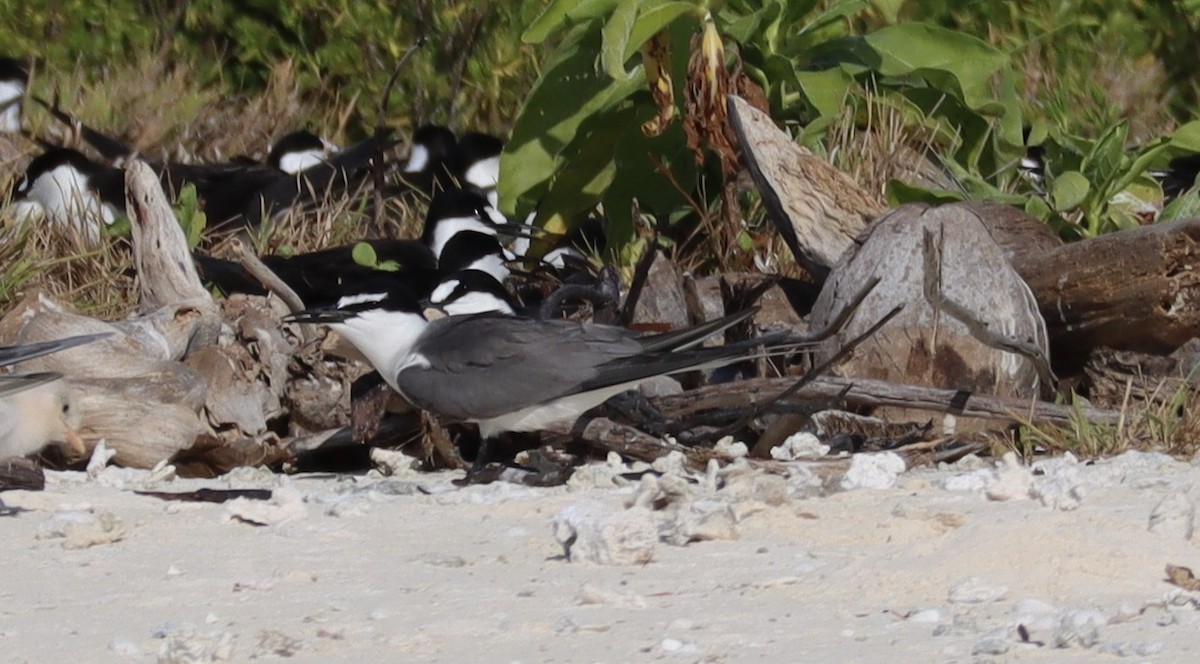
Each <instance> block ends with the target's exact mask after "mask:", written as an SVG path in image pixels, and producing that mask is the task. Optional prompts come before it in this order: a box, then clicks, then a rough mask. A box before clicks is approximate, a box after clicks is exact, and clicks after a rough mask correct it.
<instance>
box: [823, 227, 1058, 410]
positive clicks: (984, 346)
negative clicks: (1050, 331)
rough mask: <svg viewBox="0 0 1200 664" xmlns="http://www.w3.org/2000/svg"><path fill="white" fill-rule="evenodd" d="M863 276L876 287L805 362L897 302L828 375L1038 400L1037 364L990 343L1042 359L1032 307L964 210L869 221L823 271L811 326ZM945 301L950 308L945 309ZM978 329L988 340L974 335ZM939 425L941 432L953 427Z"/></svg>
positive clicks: (1042, 339) (839, 304) (1042, 341)
mask: <svg viewBox="0 0 1200 664" xmlns="http://www.w3.org/2000/svg"><path fill="white" fill-rule="evenodd" d="M926 232H929V233H930V234H931V236H932V237H933V238H934V242H932V244H931V243H928V242H926ZM871 279H878V280H879V282H880V283H879V285H878V286H877V287H876V288H875V289H874V290H873V291H872V292H871V294H870V296H868V297H867V299H866V300H865V301H864V302H863V303H862V306H861V307H860V308H859V310H858V312H857V314H856V315H855V316H854V318H853V319H852V320H851V321H850V322H849V323H848V324H847V325H846V326H844V327H843V328H842V329H841V330H839V332H838V333H837V334H836V335H834V336H833V337H832V338H830V339H829V340H828V341H826V342H824V343H822V344H820V345H818V346H817V348H816V350H815V353H814V361H816V362H823V361H825V360H826V359H828V358H829V357H831V356H833V354H834V353H836V352H837V351H838V349H839V348H841V346H843V345H844V344H845V343H846V341H847V340H848V339H851V338H853V337H855V336H857V335H859V334H861V333H862V331H863V330H864V329H866V328H867V327H868V326H870V325H872V324H874V323H875V321H878V320H879V319H880V317H881V316H882V315H883V314H884V313H885V312H887V311H889V310H890V309H892V308H894V307H896V306H897V305H904V306H905V309H904V311H903V312H901V313H900V315H899V316H897V317H896V318H895V319H893V320H892V321H891V322H890V323H889V324H888V325H887V326H885V327H884V328H883V329H881V330H880V331H879V333H878V334H876V335H874V336H873V337H872V338H871V339H869V340H867V341H866V342H865V343H864V344H863V345H862V347H861V348H860V349H859V352H857V353H855V354H854V356H853V357H851V358H849V359H848V360H846V361H844V362H842V363H840V364H839V365H837V366H836V367H834V372H835V373H836V374H838V375H843V376H852V377H856V378H857V377H863V378H876V379H881V380H885V381H890V382H894V383H901V384H915V385H927V386H929V387H940V388H953V389H957V390H967V391H972V392H981V393H986V394H998V395H1002V396H1015V397H1022V398H1030V397H1035V396H1038V394H1039V389H1038V387H1039V371H1038V364H1037V362H1035V361H1033V360H1031V359H1029V357H1027V356H1025V355H1022V354H1019V353H1018V352H1014V351H1015V349H1014V348H1012V347H1006V348H1003V349H1001V348H997V347H995V346H996V344H995V340H996V338H1000V337H1001V335H1002V337H1003V338H1006V339H1010V340H1015V342H1016V343H1018V344H1026V345H1028V346H1029V347H1030V348H1032V349H1034V350H1035V351H1040V353H1041V356H1042V357H1043V358H1044V357H1045V356H1046V354H1047V352H1048V351H1047V347H1046V333H1045V327H1044V324H1043V323H1042V320H1041V316H1040V314H1039V313H1038V310H1037V303H1036V302H1035V300H1034V298H1033V295H1032V294H1030V292H1029V289H1028V288H1027V287H1026V286H1025V283H1024V282H1023V281H1021V278H1020V276H1018V275H1017V273H1016V272H1015V271H1014V270H1013V268H1012V267H1011V266H1010V265H1009V262H1008V258H1007V257H1006V256H1005V255H1004V253H1003V252H1002V251H1001V250H1000V248H999V247H998V246H997V245H996V243H995V242H994V241H993V240H992V239H991V237H990V235H989V233H988V232H987V230H986V229H985V228H984V227H983V226H982V224H981V223H980V222H979V220H978V218H977V217H976V216H975V215H974V214H973V213H971V212H970V211H969V210H963V209H962V208H961V206H959V205H954V204H952V205H944V206H941V207H937V208H933V207H930V206H928V205H925V204H909V205H903V206H901V207H899V208H896V209H895V210H893V211H892V212H890V213H888V214H887V215H885V216H884V217H881V218H880V219H879V220H878V221H876V222H874V223H873V224H872V225H871V227H870V228H869V229H868V230H867V231H865V232H864V233H863V243H862V244H861V245H859V246H856V247H855V248H854V249H852V250H851V251H849V252H847V253H846V255H845V256H843V257H842V260H841V261H840V262H839V263H838V265H837V266H836V267H835V268H834V270H833V272H832V273H831V274H830V275H829V278H828V279H827V280H826V282H825V285H824V287H823V288H822V291H821V295H820V297H818V298H817V303H816V304H815V305H814V307H813V311H812V314H811V316H810V319H811V324H812V325H814V326H818V327H820V326H825V325H827V324H828V321H830V320H831V319H832V317H833V316H834V315H835V314H836V313H837V312H839V311H841V310H843V309H844V307H845V303H846V302H847V300H848V299H849V298H851V297H853V296H854V295H855V294H856V293H857V292H858V291H859V289H860V288H861V286H862V284H864V283H866V282H867V281H869V280H871ZM950 302H952V303H953V306H952V307H948V306H946V305H947V304H948V303H950ZM964 311H965V312H969V313H970V314H971V315H969V316H964V315H962V314H963V312H964ZM956 314H957V315H956ZM976 328H978V329H976ZM980 329H985V330H987V331H988V332H990V333H991V336H987V335H980V334H978V332H979V330H980ZM993 337H995V338H993ZM886 417H887V419H891V420H894V421H902V420H909V419H912V417H913V416H912V415H910V414H907V413H903V412H891V413H888V414H887V415H886ZM944 424H945V426H946V427H947V428H946V429H945V431H946V432H948V433H949V432H952V431H955V430H954V429H951V428H949V427H951V426H952V425H956V424H957V422H956V421H954V420H946V421H945V422H944ZM972 426H986V423H978V424H973V425H972ZM939 430H943V429H942V428H941V427H939ZM958 432H959V433H961V431H958Z"/></svg>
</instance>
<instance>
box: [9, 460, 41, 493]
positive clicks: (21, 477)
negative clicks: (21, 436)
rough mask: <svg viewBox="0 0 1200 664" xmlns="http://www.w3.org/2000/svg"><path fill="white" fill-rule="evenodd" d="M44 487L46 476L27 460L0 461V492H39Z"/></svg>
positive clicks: (39, 468)
mask: <svg viewBox="0 0 1200 664" xmlns="http://www.w3.org/2000/svg"><path fill="white" fill-rule="evenodd" d="M45 487H46V475H45V473H43V472H42V469H41V467H39V466H37V465H35V464H34V463H33V462H32V461H29V460H28V459H21V458H16V459H0V491H12V490H15V489H23V490H25V491H41V490H42V489H44V488H45Z"/></svg>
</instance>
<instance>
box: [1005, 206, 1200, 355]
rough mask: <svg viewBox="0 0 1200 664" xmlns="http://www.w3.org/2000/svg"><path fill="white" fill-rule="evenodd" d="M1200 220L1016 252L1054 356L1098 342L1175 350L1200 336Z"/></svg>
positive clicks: (1123, 347) (1136, 348)
mask: <svg viewBox="0 0 1200 664" xmlns="http://www.w3.org/2000/svg"><path fill="white" fill-rule="evenodd" d="M1198 243H1200V219H1185V220H1180V221H1173V222H1167V223H1163V224H1155V225H1151V226H1143V227H1141V228H1136V229H1132V230H1127V231H1121V232H1119V233H1111V234H1108V235H1102V236H1100V237H1096V238H1092V239H1089V240H1084V241H1082V242H1074V243H1071V244H1065V245H1063V246H1061V247H1058V248H1056V249H1051V250H1049V251H1046V252H1042V253H1036V254H1026V255H1024V256H1016V257H1014V259H1013V266H1014V267H1015V268H1016V269H1017V272H1018V273H1019V274H1020V275H1021V276H1022V277H1023V278H1024V279H1025V281H1026V283H1028V284H1029V287H1030V289H1032V290H1033V294H1034V296H1035V297H1036V298H1037V300H1038V305H1039V308H1040V309H1041V312H1042V316H1043V317H1044V318H1045V319H1046V327H1047V331H1048V332H1049V335H1050V344H1051V350H1052V357H1054V358H1055V360H1056V362H1060V363H1061V362H1063V361H1067V362H1079V361H1080V360H1082V359H1083V358H1085V357H1086V356H1087V354H1088V352H1089V351H1091V350H1092V349H1093V348H1096V347H1099V346H1106V347H1109V348H1114V349H1118V350H1131V351H1139V352H1148V353H1169V352H1171V351H1174V350H1175V349H1176V348H1178V347H1180V346H1181V345H1183V344H1184V343H1185V342H1186V341H1188V340H1189V339H1191V338H1193V337H1195V336H1197V334H1200V270H1197V269H1196V266H1197V265H1198V264H1200V246H1198Z"/></svg>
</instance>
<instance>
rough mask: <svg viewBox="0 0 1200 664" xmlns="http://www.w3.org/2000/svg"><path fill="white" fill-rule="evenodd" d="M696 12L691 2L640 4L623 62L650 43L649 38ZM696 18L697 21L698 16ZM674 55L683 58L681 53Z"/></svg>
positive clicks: (663, 0)
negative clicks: (679, 19)
mask: <svg viewBox="0 0 1200 664" xmlns="http://www.w3.org/2000/svg"><path fill="white" fill-rule="evenodd" d="M696 11H697V10H696V5H695V4H693V3H691V2H678V1H675V0H660V1H659V2H643V3H641V11H640V13H639V14H638V17H637V21H636V22H635V23H634V24H633V31H632V32H631V33H630V35H629V43H627V44H626V45H625V61H628V60H629V58H631V57H633V54H634V53H637V52H638V50H640V49H641V48H642V44H645V43H646V42H648V41H650V38H651V37H653V36H654V35H656V34H658V33H659V32H662V31H663V30H666V29H667V27H668V26H670V25H671V24H672V23H674V22H675V20H676V19H678V18H679V17H681V16H684V15H685V14H687V13H689V12H692V13H695V12H696ZM696 18H697V19H699V17H698V16H697V17H696ZM675 55H676V57H683V54H682V53H676V54H675Z"/></svg>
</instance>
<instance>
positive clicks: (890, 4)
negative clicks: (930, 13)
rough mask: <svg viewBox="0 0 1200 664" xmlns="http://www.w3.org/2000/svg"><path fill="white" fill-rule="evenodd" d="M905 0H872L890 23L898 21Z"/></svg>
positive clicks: (876, 9) (880, 13) (872, 3)
mask: <svg viewBox="0 0 1200 664" xmlns="http://www.w3.org/2000/svg"><path fill="white" fill-rule="evenodd" d="M904 2H905V0H871V6H872V7H874V8H875V11H877V12H879V15H880V16H882V17H883V20H884V22H885V23H887V24H888V25H891V24H893V23H895V22H896V20H897V19H898V18H899V16H900V8H901V7H903V6H904Z"/></svg>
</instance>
